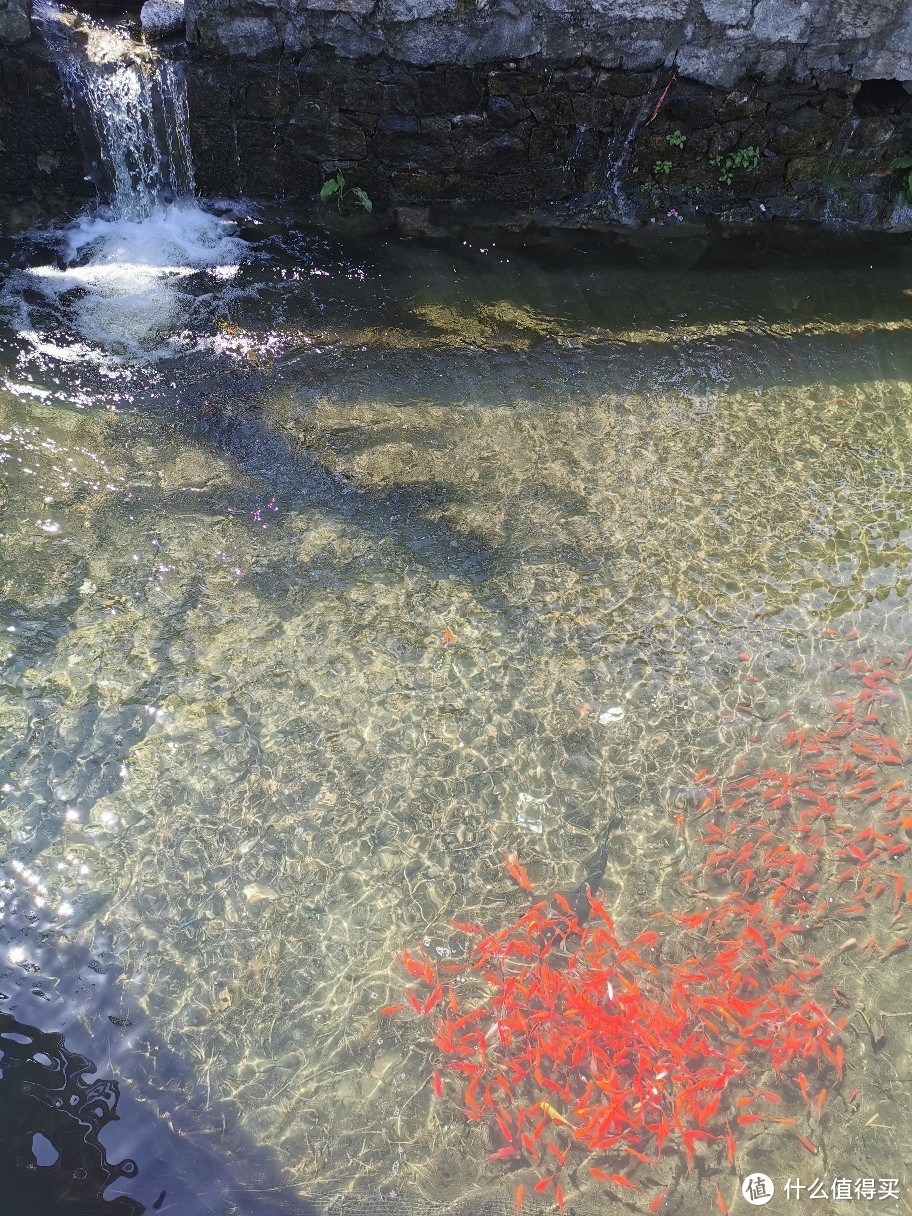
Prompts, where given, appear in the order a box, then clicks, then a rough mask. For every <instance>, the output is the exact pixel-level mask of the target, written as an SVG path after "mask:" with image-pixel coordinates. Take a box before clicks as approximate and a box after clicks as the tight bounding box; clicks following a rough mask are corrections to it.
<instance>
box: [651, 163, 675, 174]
mask: <svg viewBox="0 0 912 1216" xmlns="http://www.w3.org/2000/svg"><path fill="white" fill-rule="evenodd" d="M652 171H653V173H654V174H655V175H656V177H659V176H660V175H661V174H664V175H665V176H666V177H667V176H668V174H669V173H670V172H671V161H670V160H657V161H656V163H655V164H654V165H653V167H652Z"/></svg>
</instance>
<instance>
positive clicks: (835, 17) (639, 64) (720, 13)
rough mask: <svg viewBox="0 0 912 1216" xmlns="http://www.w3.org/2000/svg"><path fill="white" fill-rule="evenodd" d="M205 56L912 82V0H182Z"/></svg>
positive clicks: (729, 78) (193, 39) (721, 82)
mask: <svg viewBox="0 0 912 1216" xmlns="http://www.w3.org/2000/svg"><path fill="white" fill-rule="evenodd" d="M187 38H188V41H189V42H190V44H191V45H192V46H194V47H196V48H198V50H199V51H201V52H202V53H203V54H205V55H228V56H236V57H241V58H246V57H270V56H278V55H281V54H285V55H296V54H299V53H301V52H302V51H307V50H309V49H311V48H312V47H320V48H324V53H327V52H328V53H330V54H332V53H335V54H336V55H339V56H341V57H343V58H346V59H370V58H373V57H376V56H378V55H381V54H382V55H385V56H388V57H389V58H390V59H391V60H394V61H398V62H401V63H406V64H411V65H412V66H414V67H419V68H427V67H434V66H438V65H441V64H466V65H470V66H471V65H475V64H483V63H497V62H504V61H509V60H514V59H529V58H540V59H542V60H545V61H551V62H564V63H567V62H572V61H575V60H577V59H580V58H585V59H587V60H588V61H589V62H591V63H593V64H595V65H597V66H598V67H602V68H610V69H617V68H624V69H632V70H644V69H650V68H656V67H661V66H664V67H668V68H671V67H675V68H677V70H678V72H679V73H680V74H681V75H682V76H686V77H688V78H689V79H692V80H696V81H699V82H701V83H703V84H711V85H718V86H729V85H733V84H735V83H736V82H737V81H739V80H741V79H743V78H744V77H746V76H760V77H761V78H763V79H764V80H767V81H772V80H780V79H788V80H796V81H802V80H807V79H809V78H812V77H813V76H814V75H816V74H819V73H837V74H846V75H849V76H851V77H852V78H853V79H855V80H872V79H891V80H910V81H912V4H910V3H909V2H908V0H187Z"/></svg>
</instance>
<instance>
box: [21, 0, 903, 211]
mask: <svg viewBox="0 0 912 1216" xmlns="http://www.w3.org/2000/svg"><path fill="white" fill-rule="evenodd" d="M5 2H6V3H7V5H13V4H21V3H23V2H24V0H5ZM3 3H4V0H0V6H2V5H3ZM3 11H4V10H3V9H2V8H0V14H2V12H3ZM186 17H187V22H186V32H187V39H186V42H184V41H183V40H177V41H175V42H173V43H172V44H169V48H168V53H172V54H176V55H178V56H180V57H182V58H184V59H185V70H186V74H187V80H188V96H189V106H190V114H191V127H192V138H193V144H194V152H195V157H196V162H197V177H198V181H199V185H200V188H201V190H202V191H203V192H204V193H207V194H221V195H238V194H246V195H248V196H255V197H261V198H273V197H278V198H280V199H285V200H288V199H291V200H311V201H312V200H314V199H315V197H316V196H317V195H318V193H319V190H320V187H321V185H322V184H323V182H324V181H325V180H326V179H327V177H329V176H330V175H331V174H333V173H335V172H336V171H337V170H339V169H341V170H342V172H343V173H344V174H345V175H346V177H347V179H348V181H349V183H350V184H352V185H357V186H361V187H362V188H363V189H364V190H366V191H367V193H368V194H369V195H370V197H371V199H372V200H373V201H374V204H375V209H376V212H377V213H382V214H384V215H386V216H390V215H392V216H395V217H398V219H399V222H400V224H401V225H402V226H403V228H405V229H406V230H424V231H428V232H434V231H443V230H444V229H445V228H446V227H447V225H448V223H449V221H448V219H447V216H450V217H452V216H454V215H455V216H463V217H465V216H470V217H471V216H475V217H477V216H479V215H483V214H484V215H488V216H491V217H493V218H495V219H499V220H501V221H503V222H508V223H511V224H513V225H514V226H516V227H520V228H521V227H523V226H525V225H532V224H536V223H538V224H542V225H553V224H564V225H570V226H579V225H583V226H590V227H598V226H600V225H603V224H610V223H615V222H618V221H622V222H624V223H637V222H638V223H650V222H656V223H660V224H663V225H673V224H676V223H679V222H681V220H683V219H687V220H690V221H691V222H694V223H699V224H701V225H702V226H709V227H711V226H713V225H715V224H718V225H721V226H723V227H728V228H732V227H734V228H740V227H750V226H751V225H762V224H766V223H768V222H770V221H774V220H777V219H788V220H802V221H808V222H812V223H819V222H822V221H830V222H837V223H853V224H857V225H860V226H862V227H866V228H879V229H906V228H909V227H912V213H910V210H909V208H908V207H906V206H903V205H902V204H901V202H900V191H901V184H902V181H901V177H900V174H899V173H898V172H896V171H894V170H893V168H892V165H893V162H894V161H895V160H896V159H897V158H898V157H901V156H905V155H908V154H910V153H912V0H589V2H587V3H584V2H583V0H515V2H514V0H187V13H186ZM2 30H3V25H2V21H0V41H2ZM21 33H22V31H21V27H20V28H19V35H21ZM41 58H42V56H41V52H40V48H38V47H36V46H35V42H34V40H32V42H28V43H24V44H21V45H20V46H18V47H15V48H13V49H11V50H10V49H7V50H5V51H4V50H3V49H2V48H0V195H6V196H7V197H10V196H11V195H13V196H15V195H17V193H22V192H26V193H27V192H28V191H31V192H32V194H35V193H36V192H38V193H41V192H47V191H48V190H51V191H54V190H57V191H60V192H61V193H67V192H75V191H77V190H78V189H81V190H84V189H85V187H84V185H83V184H82V183H81V182H80V183H78V185H77V183H76V180H75V179H76V177H77V174H76V172H75V163H76V155H77V154H76V151H75V147H76V141H75V137H74V136H73V134H72V124H71V120H70V119H69V117H68V116H67V115H65V114H63V113H62V112H61V110H60V101H59V87H57V86H56V85H55V84H53V83H52V82H51V78H50V76H49V75H48V72H49V71H50V72H51V73H52V72H53V68H52V67H49V65H47V64H46V63H44V64H43V66H42V65H41V62H40V61H41ZM55 94H56V101H55V100H54V96H55ZM30 96H32V97H36V98H37V109H35V107H33V106H32V104H31V102H30V101H28V100H27V99H28V98H29V97H30ZM55 105H56V106H57V107H58V109H57V111H56V112H55V115H52V111H53V109H54V106H55ZM78 176H80V177H81V174H80V175H78Z"/></svg>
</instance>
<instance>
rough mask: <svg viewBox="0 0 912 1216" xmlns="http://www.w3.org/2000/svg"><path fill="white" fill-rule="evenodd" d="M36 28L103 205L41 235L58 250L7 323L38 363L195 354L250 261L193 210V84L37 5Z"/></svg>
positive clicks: (222, 227) (96, 30) (13, 288)
mask: <svg viewBox="0 0 912 1216" xmlns="http://www.w3.org/2000/svg"><path fill="white" fill-rule="evenodd" d="M34 18H35V21H36V24H37V25H38V27H39V29H40V30H41V33H42V35H43V37H44V39H45V42H46V44H47V46H48V49H49V52H50V54H51V56H52V57H53V59H54V61H55V62H56V64H57V66H58V68H59V71H60V75H61V79H62V81H63V84H64V89H65V91H66V94H67V97H68V99H69V102H70V104H71V106H72V109H73V112H74V116H75V119H76V123H77V126H79V127H80V128H81V131H82V134H83V136H84V138H85V140H86V144H87V146H89V147H91V148H92V149H93V151H92V152H91V154H90V158H89V159H91V160H94V164H93V165H92V171H91V173H90V175H89V176H90V179H91V180H92V181H94V182H95V185H96V187H97V189H98V191H99V195H100V196H101V202H100V205H99V206H98V207H95V208H89V209H88V210H87V211H86V212H84V213H83V214H82V215H80V216H78V217H77V218H76V219H75V220H74V221H73V222H72V223H69V224H65V225H52V226H51V227H50V228H48V229H46V230H45V231H43V232H41V233H40V234H37V235H38V236H39V240H40V245H41V253H40V254H39V256H40V257H44V258H46V250H47V245H48V244H51V245H53V246H54V247H55V248H56V249H57V252H58V257H57V260H56V261H55V262H54V263H52V264H47V263H46V262H38V263H36V264H34V265H31V266H29V267H28V268H27V269H22V270H19V271H17V272H16V273H14V274H13V275H11V276H9V278H8V280H7V282H6V283H5V284H2V285H0V315H3V314H6V315H7V316H8V317H9V318H10V321H11V323H12V326H13V328H14V329H15V330H16V331H17V332H18V333H19V335H20V337H21V338H22V339H23V340H24V341H25V342H27V344H28V345H29V346H30V347H31V348H32V349H33V350H34V351H35V352H36V353H37V354H39V355H44V356H50V357H52V358H56V359H62V360H66V361H69V362H72V361H73V360H79V361H82V362H88V363H91V362H103V361H105V360H108V359H111V358H113V359H115V360H121V361H123V360H127V361H138V362H147V361H149V360H154V359H158V358H164V357H168V356H170V355H173V354H174V353H176V352H177V351H180V350H186V349H189V348H192V347H193V345H194V343H195V342H196V341H197V337H198V334H197V327H198V326H199V325H200V322H201V318H202V317H203V316H205V315H206V303H205V301H206V300H207V299H214V298H215V297H216V296H217V294H218V292H220V291H222V290H224V289H226V284H228V283H230V281H231V280H232V279H233V278H234V276H235V274H236V273H237V271H238V268H239V266H240V263H241V262H242V261H243V259H244V257H245V255H246V246H245V244H244V242H243V241H241V240H240V239H239V238H238V237H237V235H236V225H235V224H234V222H233V221H232V220H231V219H229V218H227V217H225V216H224V215H222V216H219V215H214V214H212V211H211V210H208V209H207V208H206V207H205V206H202V205H201V204H200V202H199V201H198V200H197V198H196V193H195V181H194V175H193V158H192V156H191V152H190V138H189V115H188V111H187V98H186V91H185V88H184V80H183V73H182V71H181V68H180V66H179V65H178V64H174V63H171V62H169V61H168V60H163V59H160V58H158V57H157V56H156V55H155V54H154V53H153V52H152V51H150V50H149V48H148V47H146V46H144V45H143V44H142V43H136V42H133V41H131V40H130V39H129V38H128V37H126V36H125V35H124V34H123V33H122V32H120V31H118V30H109V29H107V28H105V27H104V26H102V25H98V24H96V23H95V22H93V21H90V20H89V19H88V18H87V17H83V16H81V15H77V14H76V13H72V12H68V11H67V10H66V9H62V8H58V7H57V6H56V5H55V4H54V3H53V2H52V0H38V3H37V4H36V10H35V13H34Z"/></svg>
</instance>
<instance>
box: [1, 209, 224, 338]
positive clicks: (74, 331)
mask: <svg viewBox="0 0 912 1216" xmlns="http://www.w3.org/2000/svg"><path fill="white" fill-rule="evenodd" d="M45 235H46V237H47V238H48V239H54V241H55V243H56V244H57V245H58V246H59V248H60V251H61V255H62V256H61V261H62V265H44V266H37V267H33V268H31V269H30V270H26V271H22V272H20V273H19V275H17V276H16V281H14V282H11V283H10V284H9V286H8V288H7V290H6V292H5V293H4V296H5V297H6V299H5V301H4V302H5V303H6V304H8V305H11V304H18V305H19V307H18V308H17V309H16V311H18V313H19V317H18V318H17V319H18V321H19V322H20V323H19V324H18V325H17V328H18V329H19V332H20V334H21V336H22V337H24V338H26V339H27V340H28V341H29V344H30V345H31V346H32V348H33V349H34V350H35V351H37V352H40V353H43V354H46V355H48V356H50V357H52V358H55V359H58V360H64V361H78V362H93V361H95V357H96V356H97V354H98V353H102V354H104V355H107V356H110V355H114V356H115V357H118V358H121V359H123V358H126V359H128V360H140V361H143V362H145V361H147V360H149V359H156V358H160V357H163V356H164V355H167V354H173V353H175V351H176V350H177V349H179V348H185V347H186V345H187V339H186V337H185V338H183V339H182V338H180V337H179V335H180V334H181V333H182V331H184V330H185V329H186V327H187V325H188V323H189V322H190V320H191V317H190V312H191V309H192V306H193V303H194V300H195V299H196V298H197V297H198V295H199V291H198V289H197V290H194V291H193V292H192V293H191V292H190V291H188V290H187V285H186V283H185V280H187V279H188V278H190V277H191V276H194V275H200V274H208V275H211V276H212V279H213V282H212V287H213V288H216V287H217V286H219V285H221V284H223V283H224V282H225V280H226V279H230V278H232V277H233V276H234V275H235V274H236V273H237V270H238V266H239V264H240V261H241V259H242V257H243V256H244V252H245V249H246V246H245V245H244V242H243V241H241V240H239V239H238V238H237V237H236V236H235V226H234V224H233V223H232V222H231V221H230V220H227V219H221V218H219V217H218V216H214V215H211V214H210V213H209V212H207V211H204V210H203V209H202V208H201V207H199V206H198V205H197V204H196V203H195V202H193V201H192V200H188V201H184V202H179V203H173V204H170V205H162V206H159V207H156V208H155V210H154V211H153V212H152V214H151V215H149V216H148V217H146V218H144V219H142V220H138V219H125V218H120V219H117V218H104V217H102V216H100V215H96V216H83V217H81V218H80V219H78V220H76V221H75V222H74V223H73V224H72V225H70V226H69V227H68V228H65V229H63V230H62V231H58V232H56V233H55V234H50V233H49V234H45ZM25 288H31V289H32V291H34V290H35V289H36V288H37V290H38V291H40V293H41V295H42V296H43V297H44V299H45V300H46V301H47V302H48V303H49V304H50V305H52V309H53V312H54V313H55V314H58V318H57V319H58V320H59V323H60V328H62V329H63V330H64V331H65V332H67V333H68V335H70V336H71V337H72V338H74V339H75V342H72V343H70V344H68V345H62V344H61V343H60V342H59V341H54V340H53V339H52V338H51V337H50V335H48V334H42V333H41V326H40V325H32V324H31V315H30V314H31V310H30V309H29V308H28V307H27V306H26V307H25V308H23V306H22V304H23V301H24V299H25V293H24V289H25ZM70 292H72V293H73V296H72V297H71V298H67V293H70ZM23 314H24V315H23Z"/></svg>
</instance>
